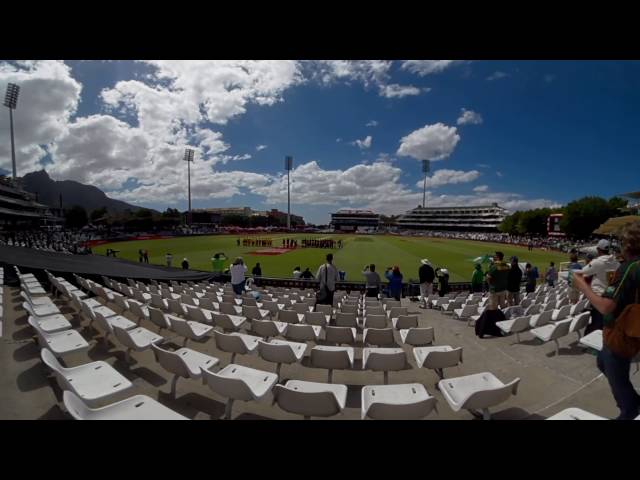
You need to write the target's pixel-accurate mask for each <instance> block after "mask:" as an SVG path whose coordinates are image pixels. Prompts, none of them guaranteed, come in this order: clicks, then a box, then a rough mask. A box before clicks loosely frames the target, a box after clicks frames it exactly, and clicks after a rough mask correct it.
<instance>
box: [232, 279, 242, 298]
mask: <svg viewBox="0 0 640 480" xmlns="http://www.w3.org/2000/svg"><path fill="white" fill-rule="evenodd" d="M244 284H245V280H243V281H242V282H240V283H238V284H236V285H234V284H231V287H232V288H233V291H234V293H235V294H236V295H242V294H243V293H244Z"/></svg>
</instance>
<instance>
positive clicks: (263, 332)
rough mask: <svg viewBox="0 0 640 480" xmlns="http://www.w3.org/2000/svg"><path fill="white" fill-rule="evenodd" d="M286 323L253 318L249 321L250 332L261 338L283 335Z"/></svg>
mask: <svg viewBox="0 0 640 480" xmlns="http://www.w3.org/2000/svg"><path fill="white" fill-rule="evenodd" d="M287 326H288V324H286V323H284V322H276V321H273V320H253V321H252V322H251V332H252V333H255V334H256V335H258V336H260V337H263V338H267V339H269V338H272V337H277V336H280V335H284V334H285V332H286V331H287Z"/></svg>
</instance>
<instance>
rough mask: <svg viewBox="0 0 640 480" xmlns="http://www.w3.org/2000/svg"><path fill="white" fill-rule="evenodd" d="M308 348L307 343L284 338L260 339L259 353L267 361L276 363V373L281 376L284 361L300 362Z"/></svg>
mask: <svg viewBox="0 0 640 480" xmlns="http://www.w3.org/2000/svg"><path fill="white" fill-rule="evenodd" d="M306 350H307V344H306V343H297V342H287V341H284V340H271V341H270V342H265V341H264V340H259V341H258V355H260V357H261V358H262V359H264V360H266V361H267V362H273V363H276V364H277V366H276V375H278V377H280V367H281V366H282V364H283V363H287V364H290V363H298V362H300V361H301V360H302V358H303V357H304V353H305V352H306Z"/></svg>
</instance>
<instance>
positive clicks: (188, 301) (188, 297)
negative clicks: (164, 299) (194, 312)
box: [180, 293, 196, 307]
mask: <svg viewBox="0 0 640 480" xmlns="http://www.w3.org/2000/svg"><path fill="white" fill-rule="evenodd" d="M180 301H181V302H182V303H184V304H185V305H193V306H194V307H195V306H196V302H194V300H193V298H192V297H191V295H187V294H185V293H183V294H182V295H180Z"/></svg>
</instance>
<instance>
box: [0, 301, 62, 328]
mask: <svg viewBox="0 0 640 480" xmlns="http://www.w3.org/2000/svg"><path fill="white" fill-rule="evenodd" d="M1 311H2V310H1V307H0V319H1V318H2V315H1ZM29 318H32V319H33V321H34V322H35V323H36V324H37V325H38V327H40V330H42V331H43V332H44V333H56V332H63V331H65V330H70V329H71V328H72V325H71V323H69V320H67V319H66V318H65V316H64V315H49V316H48V317H34V316H33V315H31V316H30V317H29Z"/></svg>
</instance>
